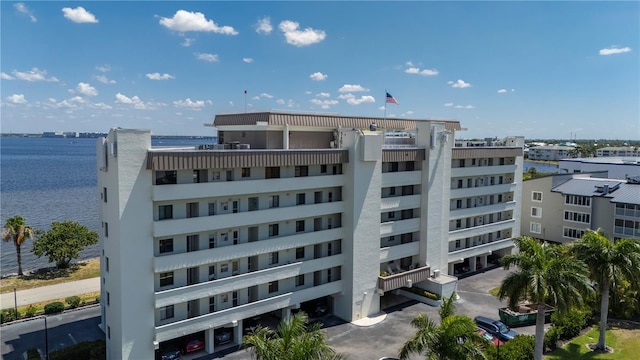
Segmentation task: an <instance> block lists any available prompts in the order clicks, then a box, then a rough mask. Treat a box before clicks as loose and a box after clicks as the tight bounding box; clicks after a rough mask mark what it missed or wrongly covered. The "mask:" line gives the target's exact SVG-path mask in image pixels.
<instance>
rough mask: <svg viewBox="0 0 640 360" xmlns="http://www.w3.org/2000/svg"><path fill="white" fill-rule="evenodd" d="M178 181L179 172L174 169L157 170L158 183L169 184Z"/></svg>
mask: <svg viewBox="0 0 640 360" xmlns="http://www.w3.org/2000/svg"><path fill="white" fill-rule="evenodd" d="M177 183H178V172H177V171H175V170H173V171H156V185H167V184H177Z"/></svg>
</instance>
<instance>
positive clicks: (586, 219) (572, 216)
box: [564, 211, 591, 224]
mask: <svg viewBox="0 0 640 360" xmlns="http://www.w3.org/2000/svg"><path fill="white" fill-rule="evenodd" d="M564 219H565V220H566V221H573V222H579V223H585V224H588V223H590V222H591V214H587V213H581V212H575V211H565V212H564Z"/></svg>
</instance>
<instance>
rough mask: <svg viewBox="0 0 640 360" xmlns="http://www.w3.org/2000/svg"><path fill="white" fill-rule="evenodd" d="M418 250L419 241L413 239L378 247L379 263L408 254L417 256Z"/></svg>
mask: <svg viewBox="0 0 640 360" xmlns="http://www.w3.org/2000/svg"><path fill="white" fill-rule="evenodd" d="M419 252H420V242H419V241H414V242H410V243H406V244H401V245H395V246H388V247H385V248H382V249H380V263H384V262H387V261H391V260H397V259H402V258H405V257H408V256H417V255H418V253H419Z"/></svg>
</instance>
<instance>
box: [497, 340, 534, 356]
mask: <svg viewBox="0 0 640 360" xmlns="http://www.w3.org/2000/svg"><path fill="white" fill-rule="evenodd" d="M535 347H536V340H535V337H534V336H531V335H517V336H516V337H515V338H513V340H509V341H507V342H505V343H504V345H500V359H517V360H533V354H534V352H535Z"/></svg>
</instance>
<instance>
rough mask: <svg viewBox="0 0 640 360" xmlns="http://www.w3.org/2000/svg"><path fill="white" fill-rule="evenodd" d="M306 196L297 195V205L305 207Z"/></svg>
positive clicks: (302, 194)
mask: <svg viewBox="0 0 640 360" xmlns="http://www.w3.org/2000/svg"><path fill="white" fill-rule="evenodd" d="M305 201H306V196H305V194H304V193H300V194H296V205H304V203H305Z"/></svg>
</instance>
